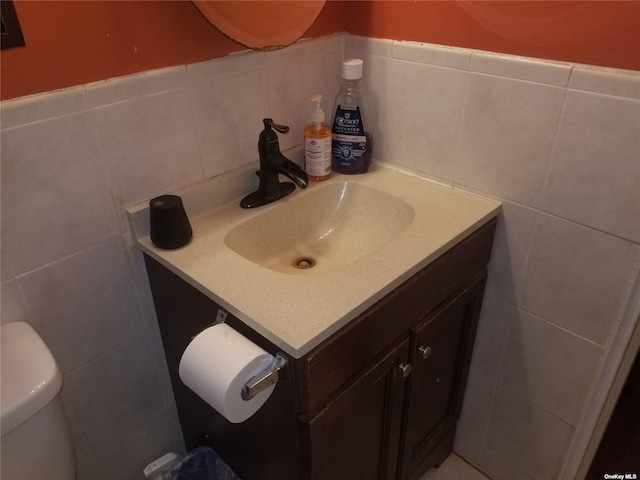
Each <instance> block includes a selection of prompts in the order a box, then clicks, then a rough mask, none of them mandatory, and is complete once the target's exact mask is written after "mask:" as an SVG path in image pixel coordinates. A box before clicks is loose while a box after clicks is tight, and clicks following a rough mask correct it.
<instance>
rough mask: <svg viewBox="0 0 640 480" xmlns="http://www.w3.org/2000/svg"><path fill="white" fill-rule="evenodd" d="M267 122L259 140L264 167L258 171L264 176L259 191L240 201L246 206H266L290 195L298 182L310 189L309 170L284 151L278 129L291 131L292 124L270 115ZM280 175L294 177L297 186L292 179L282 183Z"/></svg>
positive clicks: (260, 175) (300, 185)
mask: <svg viewBox="0 0 640 480" xmlns="http://www.w3.org/2000/svg"><path fill="white" fill-rule="evenodd" d="M263 123H264V127H265V128H264V130H263V131H262V133H261V134H260V139H259V140H258V153H259V155H260V170H258V172H256V173H257V174H258V176H259V177H260V185H259V186H258V190H257V191H255V192H253V193H252V194H250V195H247V196H246V197H244V198H243V199H242V201H241V202H240V206H241V207H242V208H253V207H259V206H261V205H266V204H267V203H271V202H274V201H276V200H278V199H280V198H282V197H284V196H286V195H288V194H290V193H291V192H293V191H294V190H295V188H296V185H297V186H298V187H300V188H307V186H308V185H309V177H308V176H307V174H306V172H305V171H304V170H303V169H302V168H300V167H299V166H298V165H297V164H295V163H294V162H292V161H291V160H289V159H288V158H287V157H285V156H284V155H283V154H282V153H281V152H280V145H279V143H278V135H277V134H276V132H275V131H274V130H276V131H278V132H280V133H287V132H288V131H289V127H287V126H284V125H277V124H276V123H274V122H273V120H272V119H270V118H265V119H264V120H263ZM272 129H273V130H272ZM280 174H283V175H285V176H286V177H288V178H289V179H291V180H292V181H293V182H294V183H295V185H294V184H293V183H290V182H280V178H279V175H280Z"/></svg>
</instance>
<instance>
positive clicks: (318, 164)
mask: <svg viewBox="0 0 640 480" xmlns="http://www.w3.org/2000/svg"><path fill="white" fill-rule="evenodd" d="M304 152H305V155H304V158H305V170H306V172H307V175H312V176H314V177H323V176H325V175H327V174H328V173H330V172H331V137H330V136H327V137H325V138H313V137H305V139H304Z"/></svg>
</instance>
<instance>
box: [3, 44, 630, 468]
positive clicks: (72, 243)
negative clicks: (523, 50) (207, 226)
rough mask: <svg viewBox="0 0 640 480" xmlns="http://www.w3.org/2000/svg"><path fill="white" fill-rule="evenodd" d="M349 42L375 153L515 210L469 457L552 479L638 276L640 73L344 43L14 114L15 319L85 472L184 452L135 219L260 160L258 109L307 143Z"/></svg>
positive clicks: (10, 196) (491, 301)
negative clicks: (167, 198) (141, 209)
mask: <svg viewBox="0 0 640 480" xmlns="http://www.w3.org/2000/svg"><path fill="white" fill-rule="evenodd" d="M343 40H344V41H343ZM343 52H344V55H345V56H356V55H357V56H361V57H362V58H364V60H365V76H366V77H365V83H366V86H367V90H368V93H369V100H370V107H371V110H372V113H373V114H374V115H373V117H374V118H375V123H374V124H373V125H372V126H371V130H372V131H373V133H374V135H375V144H376V153H377V156H378V157H379V158H380V159H384V161H388V162H392V163H396V164H398V165H401V166H404V167H406V168H410V169H413V170H415V171H418V172H420V173H421V174H424V175H427V176H429V177H432V178H434V179H435V180H437V181H439V182H442V183H447V184H450V185H453V186H454V187H457V188H465V189H468V190H472V191H477V192H479V193H481V194H484V195H488V196H492V197H497V198H500V199H501V200H502V201H503V204H504V208H503V212H502V214H501V216H500V220H499V228H498V234H497V238H496V243H495V247H494V253H493V256H492V260H491V266H490V272H491V273H490V279H489V286H488V291H487V295H486V298H485V306H484V309H483V315H482V318H481V323H480V327H479V334H478V340H477V345H476V352H475V357H474V361H473V364H472V372H471V376H470V380H469V388H468V396H467V401H466V404H465V409H464V412H463V418H462V420H461V424H460V429H459V435H458V441H457V445H456V449H457V451H458V452H459V453H460V454H461V455H462V456H464V457H465V458H466V459H467V460H469V461H471V462H473V463H475V464H477V465H479V467H480V468H481V469H482V470H484V471H486V472H487V473H488V474H489V475H491V476H493V477H494V478H496V479H502V478H505V479H506V478H509V479H512V478H522V479H531V478H533V479H535V480H547V479H552V478H558V475H559V472H560V469H561V468H562V464H563V461H564V458H565V455H566V452H567V449H568V448H569V444H570V442H571V439H572V437H573V435H574V432H575V431H576V428H577V427H578V426H579V424H580V421H581V412H582V410H583V408H584V407H585V404H586V401H587V396H588V395H589V392H590V391H591V390H592V389H593V386H594V380H595V379H596V378H597V375H598V372H599V369H600V364H601V360H602V359H603V358H604V356H605V354H606V352H607V349H608V348H609V345H610V338H611V335H612V332H613V331H614V330H615V328H616V327H617V323H618V321H619V320H620V318H621V315H622V312H623V311H624V310H625V309H626V308H629V306H628V303H629V302H630V298H629V295H630V289H631V284H632V282H633V281H634V280H635V279H636V278H637V276H638V269H639V263H640V214H639V213H638V208H637V206H638V205H639V204H640V162H639V158H640V73H638V72H626V71H619V70H609V69H603V68H595V67H586V66H576V65H570V64H564V63H558V62H549V61H543V60H535V59H528V58H520V57H510V56H504V55H497V54H491V53H486V52H475V51H471V50H465V49H459V48H449V47H441V46H434V45H423V44H416V43H411V42H394V41H391V40H374V39H368V38H362V37H352V36H348V35H347V36H345V37H343V36H342V35H335V36H329V37H324V38H320V39H316V40H308V41H303V42H299V43H297V44H295V45H293V46H291V47H288V48H285V49H283V50H279V51H274V52H266V53H265V52H243V53H239V54H234V55H231V56H229V57H226V58H223V59H218V60H212V61H210V62H204V63H200V64H193V65H186V66H181V67H175V68H169V69H163V70H158V71H151V72H146V73H143V74H139V75H134V76H130V77H124V78H118V79H112V80H107V81H104V82H99V83H96V84H90V85H85V86H79V87H74V88H71V89H67V90H63V91H58V92H51V93H48V94H44V95H38V96H34V97H27V98H23V99H18V100H15V101H10V102H4V103H3V104H2V110H1V113H2V117H1V121H2V125H1V126H2V321H3V322H8V321H13V320H25V321H28V322H29V323H31V324H33V325H34V327H35V328H36V329H37V330H38V332H39V333H40V334H41V335H42V336H43V337H44V339H45V341H47V343H48V344H49V345H50V346H51V348H52V350H53V352H54V355H55V356H56V358H57V359H58V361H59V363H60V365H61V368H62V369H63V372H64V374H65V385H64V389H63V398H64V400H65V403H66V404H67V407H68V410H69V412H70V416H71V421H72V424H73V428H74V434H75V440H76V445H77V447H78V452H79V461H80V479H79V480H94V479H95V480H100V479H107V478H119V479H134V478H140V477H141V469H142V468H143V467H144V466H145V465H146V464H147V463H148V462H150V461H151V460H153V459H155V458H157V457H158V456H160V455H161V454H163V453H166V452H167V451H169V450H182V449H183V448H184V447H183V445H182V440H181V435H180V432H179V426H178V424H177V418H176V413H175V406H174V404H173V398H172V393H171V389H170V384H169V380H168V374H167V370H166V364H165V361H164V355H163V351H162V346H161V342H160V337H159V332H158V328H157V323H156V320H155V314H154V311H153V304H152V300H151V296H150V292H149V287H148V283H147V280H146V274H145V271H144V265H143V262H142V259H141V256H140V254H139V252H137V251H135V250H134V248H133V246H132V245H131V241H130V236H129V232H128V226H127V224H126V222H125V221H124V208H125V207H126V206H129V205H131V204H134V203H137V202H140V201H144V200H147V199H149V198H151V197H153V196H156V195H159V194H163V193H166V192H168V191H172V190H175V189H177V188H181V187H184V186H187V185H190V184H193V183H196V182H198V181H200V180H202V179H205V178H209V177H211V176H215V175H217V174H220V173H222V172H225V171H228V170H231V169H234V168H237V167H239V166H241V165H244V164H247V163H249V162H253V161H255V160H256V159H257V149H256V145H257V137H258V133H259V132H260V130H261V119H262V118H263V117H267V116H271V117H273V118H274V120H276V121H277V122H279V123H284V124H288V125H289V126H290V127H291V131H290V133H289V134H287V135H284V136H281V140H280V142H281V146H282V148H283V149H285V148H288V147H291V146H294V145H297V144H300V143H301V142H302V130H303V126H304V124H306V123H307V122H308V117H309V113H310V102H309V98H310V97H311V96H312V95H314V94H316V93H322V94H323V95H324V97H325V100H324V108H325V110H327V111H328V110H330V108H331V104H332V103H333V96H334V95H335V93H336V92H337V89H338V81H339V71H340V70H339V69H340V60H341V58H342V56H343ZM636 301H637V299H636Z"/></svg>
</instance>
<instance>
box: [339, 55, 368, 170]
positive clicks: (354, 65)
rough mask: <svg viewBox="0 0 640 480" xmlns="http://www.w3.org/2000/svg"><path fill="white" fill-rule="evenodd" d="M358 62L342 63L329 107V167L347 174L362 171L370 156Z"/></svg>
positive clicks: (357, 59) (365, 104) (360, 67)
mask: <svg viewBox="0 0 640 480" xmlns="http://www.w3.org/2000/svg"><path fill="white" fill-rule="evenodd" d="M362 65H363V62H362V60H360V59H359V58H352V59H349V60H345V61H343V62H342V86H341V88H340V93H338V95H337V96H336V103H335V107H334V110H333V112H334V113H333V125H332V128H331V132H332V142H331V153H332V156H331V169H332V170H333V171H334V172H338V173H345V174H347V175H351V174H358V173H366V172H367V171H368V170H369V166H370V165H371V158H372V156H373V144H372V138H371V132H370V131H368V130H367V126H368V124H367V123H366V121H365V119H366V120H368V119H369V117H368V105H367V98H366V96H365V94H364V90H363V88H362Z"/></svg>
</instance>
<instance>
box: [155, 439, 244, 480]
mask: <svg viewBox="0 0 640 480" xmlns="http://www.w3.org/2000/svg"><path fill="white" fill-rule="evenodd" d="M162 478H163V480H241V478H240V477H238V476H237V475H236V474H235V472H234V471H233V470H231V468H230V467H229V465H227V464H226V463H225V462H224V460H222V459H221V458H220V457H219V456H218V454H216V452H214V451H213V450H212V449H211V448H209V447H198V448H196V449H195V450H193V451H191V452H189V453H188V454H187V455H186V456H185V457H184V458H183V459H182V460H181V461H180V463H178V464H177V465H175V466H173V467H172V468H171V469H170V470H169V471H168V472H167V473H166V474H165V475H163V477H162Z"/></svg>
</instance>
